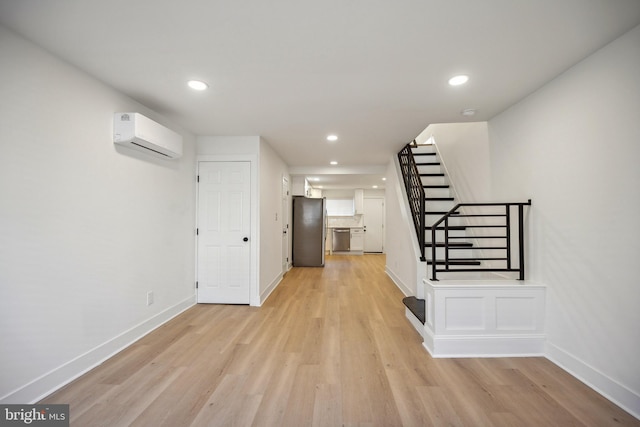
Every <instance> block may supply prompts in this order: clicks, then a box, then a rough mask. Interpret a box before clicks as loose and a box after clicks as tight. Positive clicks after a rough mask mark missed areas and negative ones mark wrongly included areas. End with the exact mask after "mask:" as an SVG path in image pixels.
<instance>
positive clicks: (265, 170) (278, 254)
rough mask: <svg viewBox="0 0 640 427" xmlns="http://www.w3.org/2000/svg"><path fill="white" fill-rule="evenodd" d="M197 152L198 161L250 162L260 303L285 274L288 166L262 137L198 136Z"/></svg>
mask: <svg viewBox="0 0 640 427" xmlns="http://www.w3.org/2000/svg"><path fill="white" fill-rule="evenodd" d="M197 151H198V159H199V160H205V161H206V160H217V161H239V160H243V161H250V162H251V179H252V182H251V212H252V214H251V215H252V219H251V229H252V230H251V239H252V242H253V243H254V244H253V245H252V246H251V257H252V260H251V266H252V267H251V268H252V272H251V281H252V284H251V286H252V289H251V305H256V306H257V305H261V304H262V302H263V301H264V299H266V298H267V297H268V295H269V293H270V292H271V291H273V289H274V288H275V286H277V284H278V283H279V282H280V279H282V275H283V274H284V272H283V271H282V222H281V221H282V202H281V191H282V176H283V175H286V176H288V172H287V166H286V164H285V163H284V161H283V160H282V159H281V158H280V157H279V156H278V154H277V153H276V152H275V151H273V149H272V148H271V146H269V144H268V143H267V142H266V141H265V140H263V139H262V138H260V137H259V136H199V137H198V138H197ZM276 213H277V214H278V219H277V220H276V219H275V218H276Z"/></svg>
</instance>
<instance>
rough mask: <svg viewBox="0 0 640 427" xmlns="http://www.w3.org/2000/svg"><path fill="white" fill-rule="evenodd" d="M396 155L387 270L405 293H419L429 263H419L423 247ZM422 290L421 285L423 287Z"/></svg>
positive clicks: (389, 185)
mask: <svg viewBox="0 0 640 427" xmlns="http://www.w3.org/2000/svg"><path fill="white" fill-rule="evenodd" d="M396 162H397V161H396V159H395V156H393V157H392V159H391V160H390V161H389V165H388V167H387V172H386V174H385V176H386V177H387V181H386V188H385V200H386V203H385V213H384V215H385V231H384V232H385V254H386V260H387V265H386V271H387V274H388V275H389V277H391V279H392V280H393V281H394V282H395V284H396V285H397V286H398V287H399V288H400V290H402V292H403V293H404V294H405V295H418V296H421V295H419V294H418V289H419V288H418V282H419V281H421V280H422V279H423V278H424V277H425V276H426V265H425V264H424V263H421V262H419V261H418V260H419V259H420V248H419V245H418V243H417V239H416V237H415V230H414V226H413V220H412V219H411V215H410V213H409V212H408V209H409V206H408V204H407V203H406V201H405V200H404V199H406V194H405V195H404V196H403V193H402V192H404V184H403V183H402V181H401V179H402V175H401V172H400V171H399V170H398V169H397V168H396ZM420 289H421V288H420Z"/></svg>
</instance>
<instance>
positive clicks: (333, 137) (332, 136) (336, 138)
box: [327, 135, 338, 141]
mask: <svg viewBox="0 0 640 427" xmlns="http://www.w3.org/2000/svg"><path fill="white" fill-rule="evenodd" d="M337 140H338V135H329V136H327V141H337Z"/></svg>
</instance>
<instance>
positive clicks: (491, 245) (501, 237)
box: [398, 141, 544, 356]
mask: <svg viewBox="0 0 640 427" xmlns="http://www.w3.org/2000/svg"><path fill="white" fill-rule="evenodd" d="M398 161H399V164H400V169H401V171H402V175H403V182H404V185H405V189H406V192H407V199H408V202H409V206H410V209H411V215H412V218H413V222H414V226H415V230H416V236H417V239H418V243H419V247H420V259H421V261H423V262H426V264H427V268H428V271H429V273H430V279H429V280H427V279H425V280H424V283H425V285H424V289H420V288H419V289H418V296H409V297H406V298H404V299H403V302H404V304H405V306H406V309H407V318H408V319H409V321H410V322H411V323H412V324H413V325H414V327H415V328H416V330H418V332H420V334H421V335H422V336H423V338H424V340H425V343H424V345H425V347H427V350H429V352H430V353H431V354H432V355H434V356H442V355H443V354H461V355H465V354H477V351H481V352H482V353H483V354H493V355H497V354H504V352H507V353H513V354H536V353H537V352H538V350H539V348H540V346H541V336H540V333H539V332H540V331H541V330H542V326H541V325H539V324H537V323H536V324H531V325H530V328H533V329H531V330H532V331H535V333H530V332H524V333H523V332H522V331H521V330H519V329H517V328H516V329H513V330H512V325H520V324H524V323H527V322H528V323H531V322H530V321H529V320H530V319H538V318H541V315H540V310H541V307H544V287H540V286H529V287H528V288H524V287H523V286H522V285H523V281H524V272H525V270H524V207H525V206H528V205H530V204H531V200H529V201H527V202H517V203H513V202H507V203H494V202H491V203H461V202H460V201H458V200H456V198H455V191H453V189H452V188H451V183H450V182H449V179H448V177H447V176H446V173H445V171H446V169H445V168H444V166H443V165H442V164H441V161H440V159H439V155H438V153H437V150H436V147H435V145H432V144H428V145H419V144H416V143H415V141H414V142H413V143H411V144H407V145H406V146H405V147H404V148H403V149H402V151H400V153H398ZM439 276H442V277H444V278H445V279H447V280H445V282H446V283H440V282H439V280H440V279H439V278H438V277H439ZM461 278H462V279H464V280H462V281H461V280H459V279H461ZM487 278H491V280H490V281H487ZM478 279H483V280H484V281H482V280H481V281H478ZM496 279H497V280H496ZM514 279H515V280H514ZM474 280H475V282H474ZM470 284H471V285H470ZM425 298H426V301H425ZM523 301H527V303H526V304H527V305H523V306H522V307H520V309H516V310H513V309H512V308H510V306H505V303H506V302H509V303H510V304H513V305H514V306H515V305H517V304H522V302H523ZM457 304H459V305H457ZM477 304H479V305H477ZM505 307H507V308H505ZM474 310H475V311H476V314H477V315H476V316H475V318H474V321H477V322H478V323H477V324H476V325H469V322H468V321H469V319H470V318H473V316H471V317H469V316H470V314H469V312H470V311H471V312H473V311H474ZM501 310H502V311H501ZM483 316H487V317H483ZM445 319H446V321H445ZM505 319H506V320H505ZM457 320H459V321H460V322H461V323H460V325H459V327H455V323H456V321H457ZM505 321H506V323H504V322H505ZM500 322H503V323H500ZM443 323H444V324H445V325H443ZM534 323H535V322H534ZM446 325H449V326H453V329H451V330H447V326H446ZM492 325H493V326H492ZM467 327H469V329H467ZM527 327H529V326H527ZM462 331H466V332H465V334H464V338H458V337H456V335H458V334H459V333H461V332H462ZM507 331H510V336H509V338H505V337H503V336H502V335H504V334H505V333H506V332H507ZM522 343H526V346H523V345H521V344H522ZM479 349H482V350H479Z"/></svg>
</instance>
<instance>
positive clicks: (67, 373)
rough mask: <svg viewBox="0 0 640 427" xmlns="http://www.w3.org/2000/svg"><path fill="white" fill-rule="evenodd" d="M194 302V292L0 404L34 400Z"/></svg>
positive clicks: (67, 381) (65, 383) (55, 388)
mask: <svg viewBox="0 0 640 427" xmlns="http://www.w3.org/2000/svg"><path fill="white" fill-rule="evenodd" d="M195 304H196V300H195V295H192V296H190V297H189V298H187V299H185V300H183V301H181V302H179V303H178V304H176V305H174V306H172V307H169V308H167V309H166V310H164V311H162V312H161V313H158V314H156V315H155V316H153V317H151V318H149V319H147V320H145V321H144V322H142V323H139V324H138V325H136V326H134V327H133V328H131V329H129V330H127V331H125V332H123V333H122V334H120V335H118V336H117V337H115V338H113V339H111V340H109V341H107V342H105V343H103V344H100V345H99V346H97V347H95V348H93V349H92V350H89V351H87V352H86V353H84V354H82V355H80V356H78V357H76V358H75V359H72V360H70V361H69V362H67V363H65V364H64V365H62V366H59V367H58V368H55V369H53V370H52V371H50V372H47V373H46V374H44V375H42V376H40V377H39V378H36V379H35V380H33V381H31V382H30V383H28V384H26V385H24V386H22V387H20V388H18V389H17V390H14V391H12V392H11V393H9V394H7V395H5V396H3V397H2V398H0V403H2V404H11V403H22V404H32V403H36V402H38V401H39V400H41V399H43V398H44V397H46V396H48V395H50V394H51V393H53V392H54V391H56V390H58V389H60V388H61V387H63V386H65V385H67V384H68V383H70V382H71V381H73V380H75V379H76V378H78V377H80V376H81V375H83V374H85V373H87V372H88V371H90V370H91V369H93V368H95V367H96V366H98V365H100V364H101V363H103V362H104V361H105V360H107V359H109V358H110V357H112V356H114V355H115V354H117V353H119V352H120V351H122V350H124V349H125V348H127V347H129V346H130V345H131V344H133V343H134V342H136V341H138V340H139V339H140V338H142V337H144V336H145V335H147V334H148V333H150V332H152V331H153V330H154V329H157V328H158V327H160V326H162V325H163V324H165V323H166V322H168V321H169V320H171V319H173V318H174V317H176V316H177V315H179V314H180V313H182V312H184V311H185V310H187V309H188V308H190V307H192V306H194V305H195Z"/></svg>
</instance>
